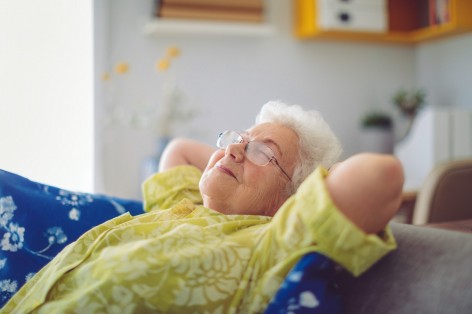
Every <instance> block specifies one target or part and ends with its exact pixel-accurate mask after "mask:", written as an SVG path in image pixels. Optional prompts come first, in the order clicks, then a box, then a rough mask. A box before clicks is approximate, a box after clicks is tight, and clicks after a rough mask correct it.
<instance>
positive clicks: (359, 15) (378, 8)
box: [318, 0, 388, 32]
mask: <svg viewBox="0 0 472 314" xmlns="http://www.w3.org/2000/svg"><path fill="white" fill-rule="evenodd" d="M318 20H319V26H320V27H321V28H323V29H326V30H342V31H364V32H385V31H387V29H388V25H387V24H388V23H387V21H388V18H387V9H386V4H385V1H374V0H351V1H340V0H320V1H318Z"/></svg>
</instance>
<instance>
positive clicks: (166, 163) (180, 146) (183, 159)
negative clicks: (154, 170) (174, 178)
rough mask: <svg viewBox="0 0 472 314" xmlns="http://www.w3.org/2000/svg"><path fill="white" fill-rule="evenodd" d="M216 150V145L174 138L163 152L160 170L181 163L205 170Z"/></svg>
mask: <svg viewBox="0 0 472 314" xmlns="http://www.w3.org/2000/svg"><path fill="white" fill-rule="evenodd" d="M215 150H216V148H215V147H213V146H211V145H208V144H204V143H201V142H198V141H195V140H191V139H186V138H176V139H173V140H172V141H171V142H170V143H169V144H168V145H167V147H166V149H165V150H164V152H163V154H162V157H161V161H160V163H159V171H164V170H167V169H170V168H172V167H175V166H179V165H193V166H195V167H197V168H199V169H200V170H202V171H203V170H204V169H205V167H206V165H207V163H208V160H209V159H210V156H211V155H212V154H213V152H215Z"/></svg>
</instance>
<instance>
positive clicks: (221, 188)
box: [200, 123, 298, 216]
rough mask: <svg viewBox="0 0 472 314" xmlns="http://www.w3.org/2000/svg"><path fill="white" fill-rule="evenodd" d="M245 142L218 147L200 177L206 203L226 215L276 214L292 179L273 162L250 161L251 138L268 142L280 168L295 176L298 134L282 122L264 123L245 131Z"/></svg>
mask: <svg viewBox="0 0 472 314" xmlns="http://www.w3.org/2000/svg"><path fill="white" fill-rule="evenodd" d="M244 138H245V141H244V142H243V143H238V144H231V145H228V147H227V148H226V149H219V150H217V151H216V152H215V153H214V154H213V155H212V156H211V158H210V161H209V162H208V165H207V167H206V169H205V171H204V172H203V175H202V178H201V180H200V192H201V194H202V197H203V204H204V205H205V206H206V207H208V208H212V209H214V210H217V211H219V212H221V213H224V214H228V215H231V214H246V215H266V216H273V215H274V214H275V213H276V212H277V210H278V209H279V207H280V206H281V205H282V204H283V202H284V201H285V200H286V199H287V198H288V195H287V193H286V192H285V190H286V187H287V185H288V184H290V183H291V182H290V181H289V179H288V178H287V177H286V176H285V175H284V174H283V172H282V171H281V170H280V169H279V168H278V167H277V166H276V165H275V163H274V162H269V163H268V164H267V165H266V166H259V165H256V164H254V163H253V162H251V161H250V160H248V158H247V156H246V152H245V148H246V145H247V141H259V142H263V143H265V144H266V145H267V146H269V147H270V148H271V149H272V151H273V152H274V155H275V159H277V161H278V163H279V165H280V167H281V168H282V169H284V170H285V172H287V174H288V175H289V176H290V177H291V176H292V174H293V170H294V168H295V162H296V156H297V152H298V136H297V134H296V133H295V132H294V131H293V130H291V129H290V128H287V127H285V126H283V125H281V124H276V123H264V124H259V125H257V126H254V127H252V128H251V129H249V130H248V131H247V132H246V133H244Z"/></svg>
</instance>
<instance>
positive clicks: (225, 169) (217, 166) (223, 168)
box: [216, 164, 237, 179]
mask: <svg viewBox="0 0 472 314" xmlns="http://www.w3.org/2000/svg"><path fill="white" fill-rule="evenodd" d="M216 168H218V169H219V170H221V171H223V172H224V173H227V174H229V175H230V176H232V177H233V178H235V179H237V178H236V176H235V175H234V173H233V171H231V170H230V169H229V168H226V167H225V166H223V165H221V164H216Z"/></svg>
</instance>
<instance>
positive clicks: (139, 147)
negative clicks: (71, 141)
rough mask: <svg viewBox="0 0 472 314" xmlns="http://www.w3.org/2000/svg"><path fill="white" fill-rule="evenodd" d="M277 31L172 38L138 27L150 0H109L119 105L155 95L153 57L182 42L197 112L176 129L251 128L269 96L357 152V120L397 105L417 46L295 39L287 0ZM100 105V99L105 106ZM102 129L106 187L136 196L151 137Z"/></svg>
mask: <svg viewBox="0 0 472 314" xmlns="http://www.w3.org/2000/svg"><path fill="white" fill-rule="evenodd" d="M276 2H277V5H278V7H277V8H276V12H275V14H276V21H277V22H276V26H277V27H278V29H279V32H278V33H277V35H275V36H272V37H260V38H259V37H251V38H247V37H230V36H226V37H214V36H213V37H212V36H198V35H192V34H189V35H186V36H170V35H161V36H157V37H149V36H146V35H144V34H143V29H144V26H145V24H146V22H147V21H148V20H149V19H150V18H151V15H152V12H151V11H152V1H127V0H115V1H112V2H110V4H109V5H110V16H109V18H110V20H109V22H110V25H109V29H110V34H111V39H110V41H109V45H110V47H111V48H110V50H109V52H108V53H109V57H108V66H109V67H111V66H112V65H114V64H116V63H117V62H119V61H120V60H126V61H128V62H129V63H130V64H131V72H130V73H129V75H128V82H127V85H126V88H125V90H123V89H119V91H118V92H116V94H117V95H115V98H116V100H115V101H117V102H122V103H125V104H129V105H131V106H133V105H139V103H140V102H149V101H152V102H159V97H160V95H159V91H160V86H161V84H162V78H161V77H159V76H158V75H156V74H155V72H154V70H153V67H154V63H155V61H156V59H158V58H159V57H161V56H162V55H163V54H164V51H165V48H166V47H167V46H169V45H171V44H175V45H177V46H179V47H180V48H181V50H182V56H181V57H180V58H179V59H178V60H176V69H175V71H176V75H177V77H178V81H179V84H180V86H181V87H182V88H183V89H184V91H185V92H186V95H187V98H188V100H189V102H191V104H192V105H194V106H197V107H198V108H199V110H200V112H201V114H200V115H199V116H198V118H197V120H196V121H195V122H194V123H193V125H192V126H191V127H189V128H187V129H186V130H183V131H182V132H181V134H182V135H187V136H191V137H193V138H197V139H201V140H204V141H206V142H208V143H213V142H214V140H215V138H216V135H217V134H218V132H220V131H221V130H223V129H227V128H245V127H248V126H250V125H251V124H252V123H253V121H254V117H255V114H256V113H257V112H258V109H259V108H260V106H261V105H262V104H263V103H265V102H266V101H268V100H271V99H281V100H284V101H286V102H288V103H298V104H300V105H303V106H304V107H307V108H314V109H317V110H319V111H320V112H322V114H323V115H324V116H325V118H326V120H327V121H328V122H329V123H330V124H331V125H332V127H333V129H334V131H335V132H336V133H337V134H338V136H339V137H340V139H341V140H342V142H343V144H344V147H345V153H344V156H349V155H351V154H353V153H356V152H358V151H359V149H360V148H359V146H360V134H359V128H358V123H359V119H360V117H361V115H362V114H363V113H364V112H365V111H366V110H369V109H371V108H384V109H385V110H393V108H392V106H391V105H390V97H391V95H392V94H393V92H394V91H395V90H396V89H397V88H398V87H400V86H406V87H408V86H411V85H413V84H414V79H415V50H414V48H412V47H407V46H398V45H382V44H366V43H354V42H329V41H299V40H297V39H296V38H294V37H293V36H292V20H291V17H292V13H291V11H292V7H291V2H290V1H276ZM102 105H103V104H102ZM98 123H99V125H100V127H101V130H102V131H101V132H102V137H101V138H100V139H98V140H99V141H102V145H103V147H102V153H101V155H100V156H98V158H99V159H101V160H102V165H103V167H102V169H100V171H99V175H100V176H101V177H102V178H103V180H102V183H103V186H102V188H103V191H104V192H107V193H112V194H117V195H121V196H130V197H139V196H140V192H139V190H140V184H139V183H140V180H141V178H140V176H139V167H140V163H141V161H142V159H143V158H144V157H145V156H147V155H149V154H151V153H152V151H153V146H154V144H153V137H152V136H151V135H149V134H146V133H144V132H142V131H136V130H132V129H127V128H125V127H121V126H112V127H106V126H104V125H103V123H102V122H100V121H99V122H98Z"/></svg>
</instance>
